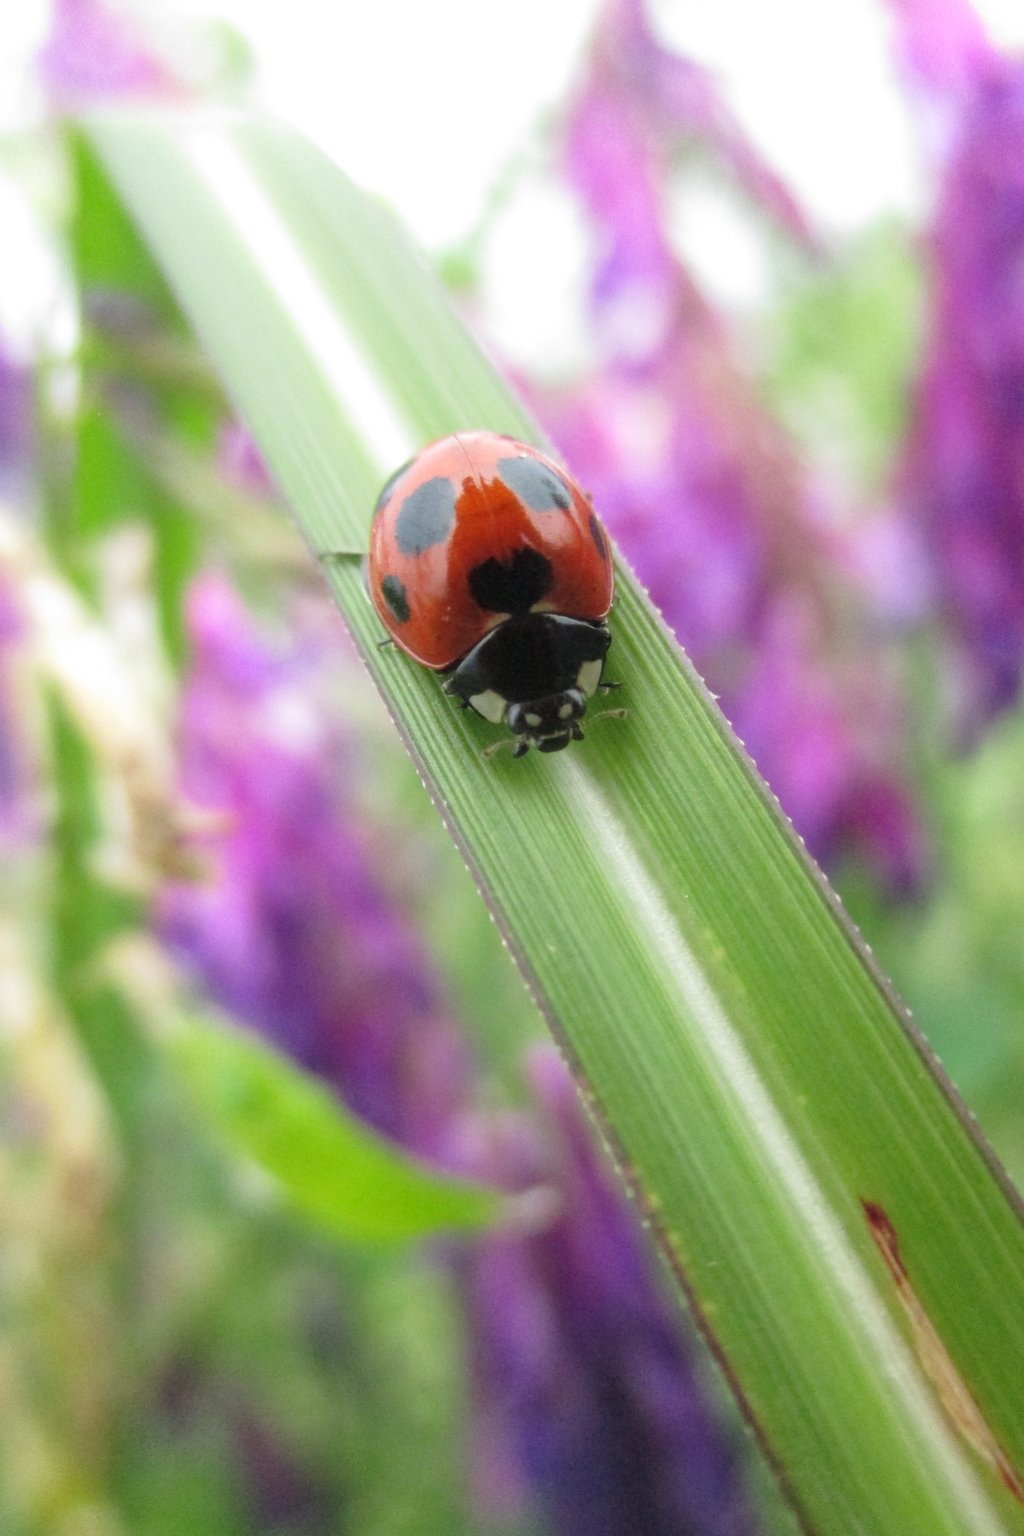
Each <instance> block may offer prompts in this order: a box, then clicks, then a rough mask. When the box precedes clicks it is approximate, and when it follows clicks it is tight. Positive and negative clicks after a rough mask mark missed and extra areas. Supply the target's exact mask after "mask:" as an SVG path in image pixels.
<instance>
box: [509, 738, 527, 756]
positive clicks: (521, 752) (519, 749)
mask: <svg viewBox="0 0 1024 1536" xmlns="http://www.w3.org/2000/svg"><path fill="white" fill-rule="evenodd" d="M529 750H530V743H529V742H528V741H527V739H526V737H525V736H520V738H519V740H518V741H517V742H516V744H515V746H514V747H513V749H512V756H513V757H525V756H526V754H527V752H529Z"/></svg>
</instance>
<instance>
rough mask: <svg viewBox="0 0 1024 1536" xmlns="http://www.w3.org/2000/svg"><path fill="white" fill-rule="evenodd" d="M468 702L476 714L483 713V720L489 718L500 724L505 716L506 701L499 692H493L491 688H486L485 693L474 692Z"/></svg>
mask: <svg viewBox="0 0 1024 1536" xmlns="http://www.w3.org/2000/svg"><path fill="white" fill-rule="evenodd" d="M469 702H470V704H471V705H472V707H473V708H474V709H475V710H476V712H477V714H478V715H483V717H484V719H485V720H491V721H493V723H494V724H495V725H500V724H501V722H502V721H503V720H504V718H505V708H506V705H507V703H508V701H507V699H503V698H502V696H501V694H500V693H495V691H494V689H493V688H488V690H487V692H486V693H474V694H473V696H472V697H471V699H470V701H469Z"/></svg>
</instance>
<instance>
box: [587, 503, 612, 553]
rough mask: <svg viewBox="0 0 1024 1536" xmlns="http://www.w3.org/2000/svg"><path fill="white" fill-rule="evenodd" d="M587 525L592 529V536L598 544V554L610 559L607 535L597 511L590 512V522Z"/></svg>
mask: <svg viewBox="0 0 1024 1536" xmlns="http://www.w3.org/2000/svg"><path fill="white" fill-rule="evenodd" d="M587 526H588V527H589V529H590V537H591V538H592V539H593V541H594V543H595V545H596V546H597V552H598V554H599V555H600V556H601V559H602V560H607V559H608V545H607V543H606V542H605V536H604V534H603V533H602V531H601V524H600V523H599V522H598V520H597V513H596V512H591V514H590V522H589V523H588V525H587Z"/></svg>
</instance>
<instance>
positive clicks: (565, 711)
mask: <svg viewBox="0 0 1024 1536" xmlns="http://www.w3.org/2000/svg"><path fill="white" fill-rule="evenodd" d="M571 714H572V705H571V704H563V705H562V706H561V708H560V709H559V711H558V718H559V720H568V718H569V716H570V715H571ZM527 718H529V716H527Z"/></svg>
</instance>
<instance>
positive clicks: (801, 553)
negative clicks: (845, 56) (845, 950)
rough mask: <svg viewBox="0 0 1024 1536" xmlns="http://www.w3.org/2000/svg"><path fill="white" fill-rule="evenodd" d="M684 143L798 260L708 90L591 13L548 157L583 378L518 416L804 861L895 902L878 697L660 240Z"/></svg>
mask: <svg viewBox="0 0 1024 1536" xmlns="http://www.w3.org/2000/svg"><path fill="white" fill-rule="evenodd" d="M690 141H697V142H699V143H701V144H702V145H704V146H705V147H706V148H708V149H710V150H711V151H712V152H713V153H714V154H716V155H717V156H718V158H719V159H720V160H721V161H722V162H723V163H724V164H725V166H726V167H727V168H728V169H729V171H730V173H731V174H732V175H733V176H734V177H735V178H736V179H738V181H739V182H740V184H741V185H742V187H744V188H745V189H746V191H747V192H748V193H749V194H750V195H751V196H752V197H753V198H755V199H756V201H757V203H758V204H759V206H760V207H761V208H762V209H763V210H765V211H767V213H768V214H770V215H771V216H772V217H773V218H774V219H775V220H776V221H777V222H778V223H779V224H781V225H782V226H783V227H784V228H785V229H786V230H788V232H789V233H790V235H791V236H792V237H794V238H796V239H798V240H800V241H801V242H803V243H804V245H810V244H811V243H812V241H811V236H810V233H809V231H808V227H807V223H806V221H805V219H804V218H803V216H802V214H801V213H800V211H799V209H798V208H797V206H796V204H795V203H794V201H793V199H792V198H791V197H790V195H789V194H788V193H787V192H786V190H785V189H784V188H783V186H782V185H781V183H780V182H779V181H778V178H777V177H775V176H774V175H773V174H772V173H771V171H770V170H769V169H768V168H767V167H765V166H764V165H763V164H762V162H761V161H760V159H759V158H758V156H757V155H756V153H755V152H754V150H753V149H752V148H751V147H750V146H749V145H748V144H747V141H746V140H745V138H744V137H743V134H742V132H741V130H740V129H739V127H738V126H737V124H736V123H735V122H734V120H733V119H732V117H731V115H730V114H729V113H728V111H727V109H726V108H725V106H724V104H723V103H722V102H721V101H720V99H719V98H718V96H717V94H716V90H715V87H714V84H713V82H712V81H711V79H710V78H709V76H708V75H707V74H706V73H705V72H704V71H703V70H701V69H700V68H699V67H698V66H697V65H695V64H693V63H690V62H689V61H687V60H684V59H681V58H678V57H676V56H674V55H673V54H671V53H669V52H668V51H667V50H666V49H665V48H663V47H662V46H661V44H660V43H659V42H658V41H657V40H656V39H655V37H654V36H653V35H652V33H651V31H650V29H649V27H648V25H647V22H646V19H645V16H644V11H643V6H642V3H641V0H609V4H608V5H607V6H606V7H605V9H604V11H603V13H602V16H601V20H600V23H599V26H598V31H597V35H596V39H595V43H594V46H593V50H592V53H591V58H590V63H589V67H588V70H587V72H586V76H585V79H584V80H583V83H582V85H581V88H580V89H579V91H578V93H577V95H576V98H575V101H574V103H573V105H572V108H571V111H570V114H569V118H568V121H567V124H566V128H565V146H564V169H565V175H566V178H567V180H568V181H569V183H570V185H571V186H572V187H573V189H574V190H575V191H576V192H577V193H578V195H579V197H580V198H581V200H582V202H583V204H584V206H585V208H586V210H587V213H588V215H589V218H590V220H591V223H592V225H593V227H594V230H595V233H596V237H597V242H598V255H597V259H596V263H595V269H594V272H593V277H592V282H591V288H590V312H591V317H592V323H593V328H594V333H595V337H596V339H597V342H598V345H599V349H600V363H599V365H598V366H597V367H596V369H595V370H594V371H593V373H592V374H591V375H590V376H589V377H586V378H584V379H583V380H581V381H580V382H579V383H578V384H577V385H576V386H575V387H573V388H570V389H550V388H545V387H541V386H533V387H530V386H527V390H528V394H529V397H530V399H531V403H532V404H533V406H534V408H535V410H536V411H537V413H538V415H539V416H540V419H541V421H542V422H543V424H544V425H545V427H546V429H547V430H548V432H549V433H550V435H551V437H552V438H553V440H554V442H555V443H556V444H557V445H558V447H559V449H560V450H561V452H562V453H563V454H564V455H565V458H566V460H567V462H568V464H569V466H570V468H571V469H572V470H573V472H574V473H575V474H576V475H577V476H578V477H579V479H580V480H582V482H583V483H584V484H585V485H586V486H587V488H588V490H589V491H591V492H592V494H593V496H594V499H595V502H596V504H597V506H598V507H599V508H600V510H601V514H602V517H603V518H604V519H605V520H606V522H607V524H608V526H609V528H610V530H611V532H612V534H613V535H614V537H615V538H616V539H617V541H618V542H619V543H620V544H621V546H622V549H623V550H624V552H625V554H626V555H627V556H628V558H629V560H630V562H631V563H632V565H633V566H634V568H635V569H636V571H637V573H638V575H639V576H640V579H641V580H642V581H643V582H644V584H645V586H646V587H647V588H648V590H649V592H650V594H651V597H652V599H653V600H654V602H655V603H656V604H657V606H658V607H659V608H660V609H661V611H662V612H663V613H664V615H665V617H666V619H667V620H668V622H669V623H670V624H671V625H672V627H673V629H674V630H675V632H676V634H677V635H678V637H679V639H680V641H681V642H682V643H683V645H684V646H685V647H686V648H687V650H688V651H689V652H690V654H691V655H692V656H693V658H694V660H695V661H696V663H697V665H698V667H699V668H700V670H701V672H702V674H703V675H704V677H705V678H706V680H707V682H708V684H709V686H710V687H711V688H712V689H713V690H714V691H715V692H716V693H717V694H719V695H720V696H721V699H722V703H723V707H724V709H725V710H726V713H727V714H728V715H729V716H730V719H731V720H732V722H733V724H734V725H735V726H736V728H737V730H738V732H739V734H740V735H741V737H742V738H743V740H744V741H745V743H746V745H747V747H748V749H749V751H750V752H751V754H752V755H753V757H754V758H755V760H756V762H757V763H758V765H759V766H760V768H761V769H762V771H763V772H764V774H765V776H766V777H767V779H768V781H769V783H770V784H771V785H772V787H773V789H774V790H775V791H776V793H777V794H778V796H779V798H780V800H781V802H782V804H783V806H784V808H785V809H786V811H787V812H788V813H789V815H790V816H791V817H792V819H793V821H794V823H795V824H796V827H797V829H798V830H799V831H800V832H801V833H802V834H803V836H804V838H805V840H806V841H807V843H808V845H809V846H810V848H811V850H812V851H813V852H814V853H815V854H816V855H817V857H818V858H819V859H828V858H830V857H833V856H835V855H836V854H837V853H838V852H839V851H840V850H841V849H842V848H844V847H847V846H849V845H850V844H856V845H858V846H859V848H860V850H861V851H862V852H866V853H867V854H868V855H869V856H870V857H871V858H872V859H874V860H875V861H876V863H877V862H878V861H880V864H881V869H882V873H883V875H884V876H885V878H886V879H887V880H888V881H889V882H890V884H891V885H893V886H894V887H895V889H897V890H900V891H905V890H910V889H912V888H913V887H914V886H915V884H916V882H917V881H918V879H919V878H920V874H921V856H922V850H921V839H920V836H919V834H918V832H917V830H916V827H915V825H914V819H913V814H912V811H911V808H910V805H909V801H908V798H907V796H906V794H905V792H904V790H903V788H902V786H901V783H900V777H899V773H898V770H897V766H896V765H897V762H898V753H899V732H898V730H894V729H893V727H894V726H896V725H897V724H898V719H899V714H898V711H897V710H896V709H894V708H893V697H892V691H891V688H890V687H889V686H888V685H886V684H885V683H884V682H883V683H881V684H879V683H878V672H879V669H878V665H877V660H876V658H874V657H873V656H872V655H870V654H867V653H862V652H861V651H860V649H859V640H860V636H859V634H857V633H855V632H851V631H850V628H849V624H848V621H847V620H846V618H845V617H844V613H843V610H841V608H840V605H838V604H837V603H836V602H835V599H834V588H835V584H836V581H837V577H838V572H837V570H836V568H835V563H834V562H832V561H831V560H830V556H829V551H828V548H827V542H826V540H825V538H824V536H823V534H822V532H821V529H822V525H823V522H824V519H823V517H822V514H821V511H820V509H819V508H818V507H817V506H816V505H815V500H814V497H813V495H812V493H811V491H810V489H809V486H808V484H807V481H806V477H805V475H804V473H803V471H802V469H801V466H800V465H799V463H798V461H797V458H796V456H795V453H794V451H793V449H792V447H791V445H790V444H789V442H788V440H787V439H786V437H785V435H784V433H783V432H782V431H781V429H780V428H779V426H778V425H777V424H776V423H775V422H774V421H773V420H772V418H771V417H770V416H769V414H768V413H767V411H766V410H765V409H764V407H763V405H762V404H761V402H760V401H759V399H758V398H757V395H756V391H755V390H754V388H753V386H752V385H751V384H750V382H749V381H748V380H747V379H746V378H745V377H744V375H743V373H742V371H741V370H740V368H739V367H738V366H737V364H736V362H735V360H734V358H733V355H732V346H731V342H730V338H729V335H728V333H727V329H726V327H725V325H724V323H723V322H722V320H721V319H720V318H719V317H718V316H717V315H716V314H715V313H714V312H713V311H712V310H711V308H710V307H709V305H708V304H707V303H706V302H705V300H704V299H703V297H702V296H701V294H700V292H699V291H698V289H697V287H696V285H695V283H694V282H693V280H692V279H691V277H690V275H689V273H688V272H687V271H686V269H685V267H684V265H683V264H682V262H681V260H680V258H679V256H678V255H677V253H676V251H675V250H674V248H673V246H672V243H671V240H670V237H669V233H668V223H669V219H668V211H667V192H668V186H667V183H668V176H669V166H670V160H671V156H672V154H673V152H674V151H675V150H677V149H678V146H679V144H680V142H690ZM849 608H850V604H849V603H847V604H846V605H845V611H848V610H849ZM872 679H873V680H874V684H875V686H874V687H873V686H872V685H871V680H872ZM876 816H877V818H879V819H877V820H876Z"/></svg>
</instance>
